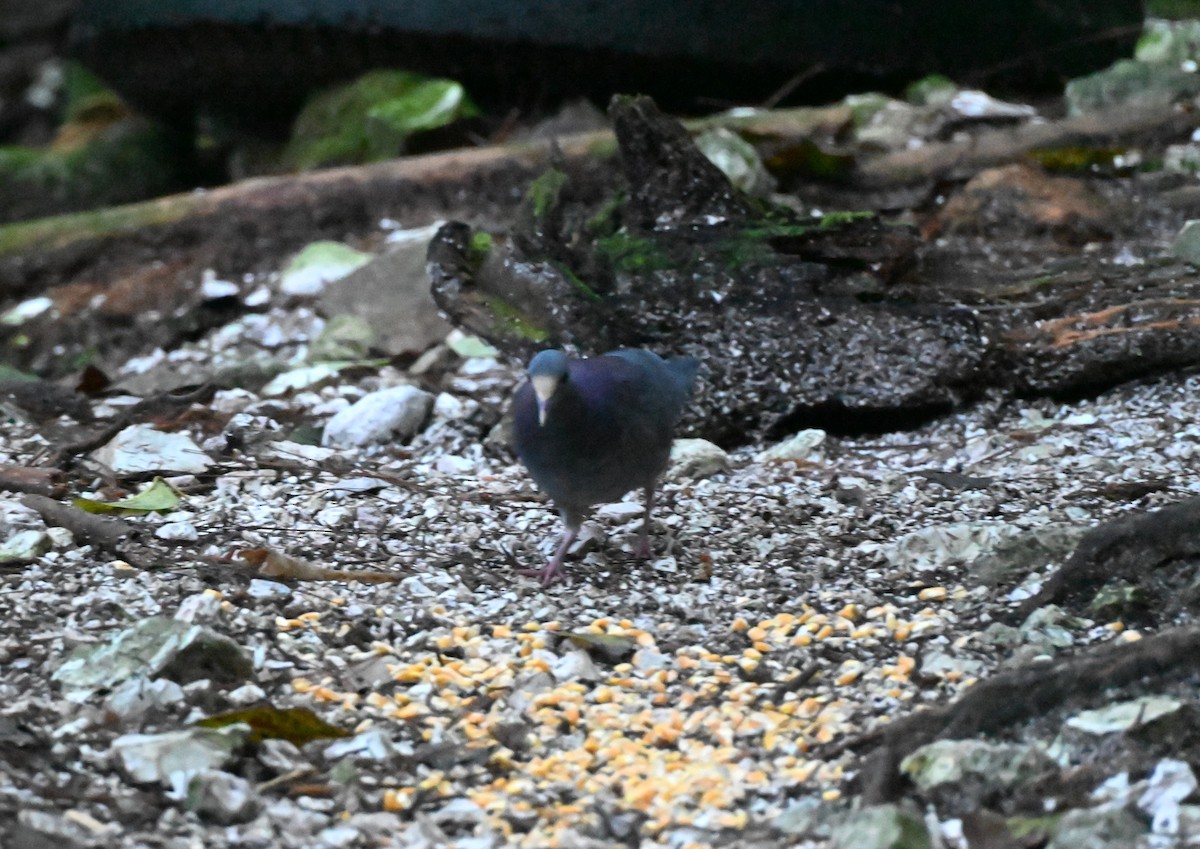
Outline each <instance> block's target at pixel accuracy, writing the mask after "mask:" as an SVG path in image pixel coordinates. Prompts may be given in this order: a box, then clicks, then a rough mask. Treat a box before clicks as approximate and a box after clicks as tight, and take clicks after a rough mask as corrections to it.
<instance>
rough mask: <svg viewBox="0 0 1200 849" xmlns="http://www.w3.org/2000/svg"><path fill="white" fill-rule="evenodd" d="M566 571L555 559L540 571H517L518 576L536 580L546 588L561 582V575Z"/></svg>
mask: <svg viewBox="0 0 1200 849" xmlns="http://www.w3.org/2000/svg"><path fill="white" fill-rule="evenodd" d="M565 572H566V570H565V569H564V568H563V565H562V561H561V560H558V559H557V558H555V559H554V560H551V561H550V562H549V563H547V564H546V565H545V566H544V567H543V568H541V569H518V570H517V574H518V575H524V576H525V577H527V578H537V579H539V580H540V581H541V582H542V586H543V587H548V586H550V585H551V584H553V583H555V582H557V581H561V580H562V578H563V573H565Z"/></svg>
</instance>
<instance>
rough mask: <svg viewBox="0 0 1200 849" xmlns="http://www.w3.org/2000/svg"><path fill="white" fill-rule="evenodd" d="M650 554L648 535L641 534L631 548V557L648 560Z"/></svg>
mask: <svg viewBox="0 0 1200 849" xmlns="http://www.w3.org/2000/svg"><path fill="white" fill-rule="evenodd" d="M650 554H651V551H650V535H649V534H641V535H640V536H639V537H638V541H637V544H636V545H634V547H633V556H634V557H635V558H636V559H638V560H649V559H650Z"/></svg>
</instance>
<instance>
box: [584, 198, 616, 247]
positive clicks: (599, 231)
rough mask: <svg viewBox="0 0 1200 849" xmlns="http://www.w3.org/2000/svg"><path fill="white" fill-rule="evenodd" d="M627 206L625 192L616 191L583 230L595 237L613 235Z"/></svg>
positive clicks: (585, 224)
mask: <svg viewBox="0 0 1200 849" xmlns="http://www.w3.org/2000/svg"><path fill="white" fill-rule="evenodd" d="M624 207H625V193H624V192H614V193H613V195H612V196H611V197H610V198H609V199H608V200H606V201H605V202H604V203H603V204H602V205H601V207H600V208H599V209H598V210H596V213H595V214H594V215H593V216H592V217H591V218H589V219H588V220H587V221H586V222H585V223H584V225H583V231H584V232H585V233H587V234H588V235H589V236H591V237H592V238H593V239H596V238H600V237H603V236H611V235H612V234H613V233H615V232H617V229H618V227H619V226H620V224H619V222H620V212H621V210H622V209H623V208H624Z"/></svg>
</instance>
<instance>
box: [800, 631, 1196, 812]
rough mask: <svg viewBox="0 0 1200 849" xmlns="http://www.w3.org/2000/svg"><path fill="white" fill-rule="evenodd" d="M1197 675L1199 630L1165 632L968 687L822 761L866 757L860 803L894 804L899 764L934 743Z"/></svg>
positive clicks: (838, 749) (832, 749)
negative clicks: (1137, 686) (1132, 687)
mask: <svg viewBox="0 0 1200 849" xmlns="http://www.w3.org/2000/svg"><path fill="white" fill-rule="evenodd" d="M1197 669H1200V625H1192V626H1188V627H1183V628H1176V629H1173V630H1170V631H1164V632H1162V633H1159V634H1155V635H1154V636H1151V637H1146V638H1144V639H1142V640H1138V641H1137V642H1132V643H1125V642H1121V643H1106V644H1104V645H1100V646H1095V647H1093V648H1088V649H1084V650H1083V651H1081V652H1079V653H1077V654H1074V655H1070V656H1068V657H1062V658H1057V659H1055V660H1053V661H1051V662H1049V663H1043V664H1038V665H1035V666H1029V667H1024V668H1021V669H1014V670H1011V671H1008V672H1001V673H1000V674H998V675H995V676H993V677H992V678H989V679H988V680H985V681H982V682H980V683H978V684H976V685H975V686H974V687H971V688H970V689H969V690H967V691H966V693H965V694H964V695H963V696H962V698H960V699H959V700H958V701H956V702H954V703H952V704H949V705H944V706H942V707H937V708H932V709H930V710H924V711H920V712H919V713H914V714H910V715H908V716H906V717H904V718H903V719H900V720H897V721H896V722H893V723H891V724H889V725H884V726H882V727H880V728H877V729H875V730H873V731H870V732H868V733H866V734H863V735H860V736H859V737H856V738H853V739H851V740H847V741H843V742H842V743H840V744H838V745H835V746H831V747H829V748H828V749H827V750H826V751H824V752H821V753H820V754H821V755H822V756H828V755H831V754H836V753H838V752H842V751H846V750H851V751H861V750H865V751H869V752H870V755H869V756H868V757H867V758H866V760H865V761H864V763H863V765H862V767H861V769H860V770H859V782H860V790H861V791H862V795H863V804H867V805H870V804H878V803H881V802H887V801H891V800H894V799H896V798H898V797H899V795H900V793H901V791H902V789H903V779H902V777H901V776H900V774H899V766H900V762H901V761H902V760H903V759H904V758H905V757H907V756H908V755H909V754H911V753H912V752H914V751H915V750H917V749H918V748H920V747H921V746H924V745H925V744H927V743H930V742H932V741H934V740H937V739H945V740H958V739H963V738H967V737H971V736H974V735H977V734H988V733H994V732H996V731H1000V730H1001V729H1004V728H1007V727H1009V726H1011V725H1015V724H1017V723H1018V722H1024V721H1025V720H1028V719H1032V718H1034V717H1038V716H1042V715H1043V714H1045V713H1047V712H1049V711H1051V710H1054V709H1055V708H1059V707H1061V706H1063V705H1066V704H1067V703H1072V704H1078V705H1079V706H1080V707H1086V706H1089V705H1092V704H1096V703H1098V702H1100V701H1103V700H1105V699H1107V700H1111V699H1112V693H1111V689H1112V688H1114V687H1122V686H1125V685H1127V684H1131V683H1134V682H1141V683H1142V685H1144V686H1147V685H1148V684H1147V682H1150V683H1149V686H1152V685H1153V682H1154V680H1155V679H1158V678H1163V679H1167V678H1175V677H1185V676H1189V675H1194V674H1195V673H1196V671H1197Z"/></svg>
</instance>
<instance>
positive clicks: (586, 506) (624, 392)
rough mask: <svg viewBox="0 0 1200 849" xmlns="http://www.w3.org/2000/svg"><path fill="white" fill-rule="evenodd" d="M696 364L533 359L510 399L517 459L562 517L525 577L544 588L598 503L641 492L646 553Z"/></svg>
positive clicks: (641, 546) (548, 354) (631, 351)
mask: <svg viewBox="0 0 1200 849" xmlns="http://www.w3.org/2000/svg"><path fill="white" fill-rule="evenodd" d="M698 367H699V363H698V362H697V361H696V359H695V358H693V357H686V356H685V357H671V358H669V359H663V358H661V357H659V356H658V355H657V354H655V353H653V352H652V351H647V350H644V349H641V348H623V349H619V350H616V351H610V352H608V353H607V354H602V355H600V356H596V357H589V358H587V359H573V358H569V357H568V356H567V355H566V354H565V353H564V352H563V351H561V350H558V349H549V350H544V351H540V352H539V353H537V354H535V355H534V357H533V359H531V360H530V361H529V369H528V377H529V379H528V380H527V381H526V382H525V383H524V384H523V385H522V386H521V388H520V389H519V390H517V394H516V397H515V399H514V402H513V442H514V447H515V448H516V452H517V457H518V458H519V459H520V460H521V462H522V463H523V464H524V465H525V468H526V469H528V471H529V474H530V476H531V477H532V478H533V479H534V481H535V482H536V483H537V485H538V487H539V488H540V489H541V490H542V491H543V492H544V493H545V494H546V495H548V496H549V497H550V499H551V500H552V501H553V502H554V505H555V506H556V507H557V508H558V512H559V514H560V515H561V516H562V520H563V525H564V527H565V530H564V531H563V536H562V541H561V542H560V543H559V545H558V548H557V550H556V551H555V552H554V556H553V557H552V558H551V559H550V562H549V563H548V564H547V565H546V566H545V568H543V569H534V570H528V571H527V572H526V574H529V575H532V576H535V577H538V578H540V579H541V582H542V585H543V586H550V585H551V584H553V583H554V582H555V581H556V580H558V579H559V578H560V577H561V576H562V574H563V572H564V568H563V558H565V557H566V554H567V549H569V548H570V547H571V543H573V542H574V541H575V538H576V537H577V536H578V535H579V528H580V525H581V524H582V523H583V519H584V517H585V516H586V515H587V514H588V512H589V511H590V510H591V508H592V507H593V506H595V505H596V504H603V503H607V502H611V501H616V500H618V499H620V498H621V497H622V496H623V495H625V493H627V492H629V491H630V490H633V489H638V488H641V489H643V490H645V494H646V510H645V522H644V523H643V525H642V530H641V533H640V535H639V539H638V544H637V547H636V548H635V549H634V552H635V554H636V556H638V557H639V558H641V559H645V558H647V557H649V556H650V538H649V533H650V513H651V511H652V510H653V509H654V496H655V490H656V488H657V485H658V478H659V476H660V475H661V474H662V473H663V471H664V470H665V469H666V467H667V461H668V459H669V458H670V455H671V441H672V438H673V436H674V431H675V426H676V424H678V422H679V419H680V417H681V416H682V415H683V412H684V410H685V408H686V407H687V404H688V402H689V401H690V399H691V395H692V385H693V383H694V381H695V377H696V371H697V368H698Z"/></svg>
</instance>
